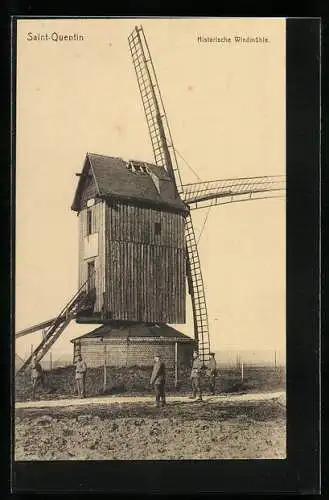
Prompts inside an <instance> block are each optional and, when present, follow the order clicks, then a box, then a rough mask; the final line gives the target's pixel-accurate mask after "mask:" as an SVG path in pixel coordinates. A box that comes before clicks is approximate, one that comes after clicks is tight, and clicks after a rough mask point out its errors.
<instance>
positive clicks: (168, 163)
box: [128, 26, 182, 193]
mask: <svg viewBox="0 0 329 500" xmlns="http://www.w3.org/2000/svg"><path fill="white" fill-rule="evenodd" d="M128 42H129V48H130V52H131V56H132V60H133V64H134V68H135V72H136V77H137V82H138V86H139V90H140V95H141V98H142V103H143V108H144V113H145V118H146V122H147V126H148V129H149V134H150V139H151V143H152V148H153V155H154V161H155V163H156V165H159V166H162V167H165V168H166V169H167V170H168V173H169V175H170V177H171V178H172V179H173V180H174V181H175V184H176V188H177V190H178V192H179V193H181V192H182V181H181V177H180V173H179V168H178V163H177V158H176V153H175V148H174V145H173V140H172V137H171V132H170V128H169V123H168V119H167V115H166V111H165V109H164V105H163V101H162V96H161V92H160V89H159V85H158V81H157V77H156V74H155V71H154V66H153V62H152V59H151V54H150V51H149V48H148V44H147V41H146V38H145V34H144V31H143V28H142V27H137V26H136V28H135V29H134V31H133V32H132V33H131V35H130V36H129V37H128Z"/></svg>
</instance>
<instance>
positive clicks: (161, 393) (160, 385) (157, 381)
mask: <svg viewBox="0 0 329 500" xmlns="http://www.w3.org/2000/svg"><path fill="white" fill-rule="evenodd" d="M150 384H151V385H154V389H155V405H156V407H157V408H159V406H160V404H161V405H162V406H165V404H166V394H165V384H166V366H165V364H164V362H163V361H161V359H160V356H159V355H156V356H154V366H153V371H152V375H151V379H150Z"/></svg>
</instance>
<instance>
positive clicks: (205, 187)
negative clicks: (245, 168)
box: [182, 175, 286, 210]
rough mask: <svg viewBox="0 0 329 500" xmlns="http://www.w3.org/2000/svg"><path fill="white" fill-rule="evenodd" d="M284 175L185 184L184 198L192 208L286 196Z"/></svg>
mask: <svg viewBox="0 0 329 500" xmlns="http://www.w3.org/2000/svg"><path fill="white" fill-rule="evenodd" d="M285 189H286V181H285V176H284V175H272V176H266V177H248V178H247V177H245V178H237V179H223V180H217V181H209V182H197V183H194V184H185V185H184V193H183V196H182V198H183V199H184V201H185V203H187V204H188V205H189V207H190V209H191V210H195V209H198V208H206V207H211V206H214V205H222V204H225V203H232V202H238V201H248V200H257V199H264V198H277V197H282V196H284V191H285Z"/></svg>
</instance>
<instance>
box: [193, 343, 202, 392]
mask: <svg viewBox="0 0 329 500" xmlns="http://www.w3.org/2000/svg"><path fill="white" fill-rule="evenodd" d="M202 368H203V365H202V361H201V359H200V358H199V354H198V353H197V352H196V351H194V353H193V364H192V370H191V385H192V396H191V398H192V399H196V397H197V395H198V400H199V401H202V389H201V372H202Z"/></svg>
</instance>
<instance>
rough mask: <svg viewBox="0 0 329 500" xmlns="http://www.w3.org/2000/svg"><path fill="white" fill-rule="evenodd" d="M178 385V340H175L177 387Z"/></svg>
mask: <svg viewBox="0 0 329 500" xmlns="http://www.w3.org/2000/svg"><path fill="white" fill-rule="evenodd" d="M177 385H178V342H175V388H177Z"/></svg>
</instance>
